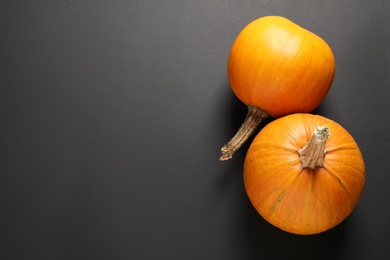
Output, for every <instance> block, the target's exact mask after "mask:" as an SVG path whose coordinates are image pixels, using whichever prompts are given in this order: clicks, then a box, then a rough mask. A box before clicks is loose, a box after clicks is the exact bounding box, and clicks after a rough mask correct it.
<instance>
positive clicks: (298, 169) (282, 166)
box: [243, 114, 365, 235]
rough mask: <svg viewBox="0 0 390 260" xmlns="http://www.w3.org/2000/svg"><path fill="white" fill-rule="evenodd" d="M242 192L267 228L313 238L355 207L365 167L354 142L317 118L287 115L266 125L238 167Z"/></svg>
mask: <svg viewBox="0 0 390 260" xmlns="http://www.w3.org/2000/svg"><path fill="white" fill-rule="evenodd" d="M243 178H244V185H245V190H246V193H247V195H248V197H249V200H250V201H251V203H252V205H253V206H254V208H255V209H256V210H257V212H258V213H259V214H260V215H261V216H262V217H263V218H264V219H265V220H266V221H268V222H269V223H271V224H272V225H274V226H276V227H278V228H280V229H282V230H284V231H287V232H290V233H294V234H301V235H309V234H316V233H320V232H323V231H326V230H329V229H331V228H332V227H334V226H336V225H338V224H339V223H340V222H342V221H343V220H344V219H345V218H346V217H347V216H348V215H349V214H350V213H351V212H352V210H353V209H354V207H355V206H356V204H357V203H358V201H359V199H360V197H361V194H362V192H363V189H364V184H365V166H364V161H363V157H362V154H361V152H360V150H359V147H358V145H357V143H356V142H355V140H354V138H353V137H352V136H351V135H350V134H349V133H348V132H347V130H345V129H344V128H343V127H342V126H341V125H339V124H338V123H336V122H334V121H332V120H330V119H327V118H325V117H322V116H319V115H312V114H292V115H288V116H285V117H282V118H279V119H276V120H274V121H272V122H271V123H269V124H267V125H266V126H265V127H264V128H263V129H262V130H261V131H260V132H259V134H258V135H257V136H256V137H255V138H254V140H253V142H252V144H251V145H250V147H249V149H248V151H247V154H246V158H245V163H244V174H243Z"/></svg>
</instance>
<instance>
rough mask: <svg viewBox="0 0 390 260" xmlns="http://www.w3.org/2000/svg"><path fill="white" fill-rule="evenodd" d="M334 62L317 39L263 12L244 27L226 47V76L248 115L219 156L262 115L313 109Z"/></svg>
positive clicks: (236, 145) (239, 143)
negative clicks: (229, 46)
mask: <svg viewBox="0 0 390 260" xmlns="http://www.w3.org/2000/svg"><path fill="white" fill-rule="evenodd" d="M335 66H336V65H335V59H334V56H333V53H332V50H331V48H330V47H329V45H328V44H327V43H326V42H325V41H324V40H323V39H322V38H320V37H319V36H317V35H315V34H313V33H311V32H309V31H308V30H306V29H304V28H302V27H300V26H299V25H297V24H295V23H293V22H291V21H290V20H288V19H286V18H283V17H280V16H266V17H262V18H260V19H257V20H255V21H253V22H251V23H250V24H249V25H247V26H246V27H245V28H244V29H243V30H242V31H241V32H240V33H239V35H238V36H237V38H236V40H235V41H234V44H233V46H232V48H231V51H230V54H229V59H228V78H229V82H230V85H231V87H232V89H233V92H234V93H235V95H236V96H237V97H238V98H239V99H240V100H241V101H242V102H243V103H245V104H246V105H247V106H248V115H247V117H246V119H245V121H244V123H243V124H242V126H241V128H240V129H239V130H238V132H237V134H236V135H235V136H234V137H233V138H232V139H231V140H230V141H229V142H228V144H227V145H225V146H224V147H223V148H222V149H221V152H222V156H221V157H220V160H222V161H224V160H228V159H230V158H232V156H233V154H234V152H235V151H236V150H238V149H239V148H240V146H242V144H243V143H244V142H245V141H246V140H247V139H248V138H249V136H250V135H251V134H252V133H253V132H254V130H255V129H256V127H257V126H258V125H259V124H260V123H261V122H262V120H263V119H264V118H267V117H268V116H272V117H274V118H278V117H281V116H285V115H288V114H292V113H308V112H311V111H312V110H314V108H316V107H317V106H318V105H319V104H320V103H321V102H322V100H323V99H324V98H325V96H326V95H327V93H328V91H329V89H330V87H331V85H332V82H333V78H334V74H335Z"/></svg>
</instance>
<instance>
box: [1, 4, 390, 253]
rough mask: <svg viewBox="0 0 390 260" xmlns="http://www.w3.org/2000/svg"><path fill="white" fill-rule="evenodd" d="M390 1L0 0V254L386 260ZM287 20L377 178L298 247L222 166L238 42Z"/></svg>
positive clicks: (236, 104)
mask: <svg viewBox="0 0 390 260" xmlns="http://www.w3.org/2000/svg"><path fill="white" fill-rule="evenodd" d="M389 13H390V1H386V0H371V1H365V0H348V1H347V0H331V1H310V0H268V1H267V0H263V1H249V0H245V1H217V0H213V1H210V0H209V1H203V0H191V1H190V0H187V1H185V0H184V1H183V0H171V1H150V0H145V1H137V0H131V1H125V0H111V1H85V0H80V1H49V0H48V1H4V0H3V1H0V39H1V40H0V83H1V86H0V115H1V117H0V118H1V122H0V131H1V132H0V134H1V139H0V140H1V146H0V151H1V157H0V158H1V164H0V167H1V168H0V169H1V173H0V174H1V175H0V210H1V212H0V223H1V230H0V238H1V240H2V242H1V244H0V246H1V250H0V258H1V259H295V258H299V259H388V257H389V256H390V247H389V244H388V242H389V231H390V208H389V201H390V189H389V188H388V185H389V184H390V173H389V167H390V163H389V161H390V159H389V154H390V135H389V129H390V118H389V116H388V113H389V111H390V110H389V103H388V102H389V99H390V90H389V87H390V76H389V75H390V47H389V46H390V18H389V17H390V16H389ZM265 15H281V16H285V17H287V18H289V19H291V20H293V21H295V22H296V23H298V24H300V25H301V26H303V27H305V28H307V29H309V30H311V31H313V32H315V33H316V34H318V35H320V36H321V37H322V38H324V39H325V40H326V41H327V42H328V43H329V45H330V46H331V48H332V49H333V51H334V55H335V58H336V62H337V72H336V77H335V80H334V84H333V86H332V89H331V91H330V92H329V94H328V96H327V97H326V99H325V100H324V102H323V103H322V104H321V105H320V106H319V107H318V108H317V109H316V110H315V111H314V112H313V113H317V114H321V115H323V116H326V117H328V118H330V119H333V120H335V121H337V122H338V123H340V124H341V125H343V126H344V127H345V128H346V129H347V130H348V131H349V132H350V133H351V134H352V135H353V136H354V138H355V140H356V141H357V143H358V144H359V146H360V148H361V150H362V153H363V155H364V159H365V163H366V171H367V180H366V187H365V191H364V194H363V196H362V198H361V200H360V202H359V204H358V206H357V207H356V208H355V210H354V212H353V213H352V214H351V215H350V216H349V217H348V218H347V219H346V220H345V221H344V222H343V223H342V224H340V225H339V226H337V227H335V228H334V229H332V230H329V231H327V232H325V233H322V234H319V235H314V236H296V235H292V234H289V233H285V232H283V231H280V230H279V229H277V228H275V227H273V226H271V225H269V224H268V223H266V222H265V221H264V220H263V219H262V218H261V217H260V216H259V215H258V214H257V213H256V211H255V210H254V209H253V207H252V206H251V204H250V203H249V201H248V199H247V197H246V194H245V190H244V187H243V182H242V165H243V161H244V158H245V153H246V150H247V148H248V146H249V143H250V141H251V140H249V142H248V143H247V144H246V145H245V146H244V147H243V148H242V149H241V150H239V152H237V153H236V155H235V157H234V158H233V160H231V161H228V162H220V161H218V158H219V155H220V147H221V146H222V145H223V144H224V143H226V142H227V141H228V140H229V139H230V137H231V136H232V135H233V134H234V133H235V132H236V130H237V129H238V127H239V126H240V124H241V122H242V120H243V119H244V117H245V114H246V107H245V105H243V104H242V103H241V102H240V101H238V99H237V98H236V97H235V96H234V95H233V93H232V91H231V89H230V87H229V83H228V80H227V73H226V64H227V57H228V53H229V50H230V47H231V45H232V43H233V41H234V39H235V37H236V36H237V34H238V33H239V31H240V30H241V29H242V28H243V27H244V26H245V25H246V24H248V23H249V22H250V21H252V20H254V19H256V18H259V17H261V16H265Z"/></svg>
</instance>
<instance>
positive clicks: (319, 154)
mask: <svg viewBox="0 0 390 260" xmlns="http://www.w3.org/2000/svg"><path fill="white" fill-rule="evenodd" d="M329 136H330V130H329V128H328V126H326V125H324V126H316V129H315V130H314V134H313V136H312V137H311V138H310V140H309V141H308V142H307V144H306V145H305V146H304V147H303V148H302V149H300V150H298V155H299V161H300V162H301V165H302V168H310V169H312V170H314V169H315V168H316V167H323V166H324V157H325V154H326V149H325V143H326V139H327V138H328V137H329Z"/></svg>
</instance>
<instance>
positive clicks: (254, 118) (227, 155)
mask: <svg viewBox="0 0 390 260" xmlns="http://www.w3.org/2000/svg"><path fill="white" fill-rule="evenodd" d="M267 117H269V113H268V112H267V111H265V110H263V109H261V108H259V107H255V106H252V105H248V114H247V115H246V118H245V120H244V122H243V123H242V125H241V127H240V129H238V131H237V133H236V134H235V135H234V137H233V138H232V139H231V140H230V141H229V142H228V143H227V144H226V145H225V146H224V147H222V148H221V153H222V156H221V157H220V158H219V160H220V161H227V160H229V159H231V158H232V157H233V154H234V153H235V152H236V151H237V150H238V149H239V148H240V147H241V146H242V145H243V144H244V143H245V141H246V140H248V138H249V137H250V136H251V135H252V133H253V132H254V131H255V130H256V128H257V127H258V126H259V125H260V123H261V122H262V121H263V119H265V118H267Z"/></svg>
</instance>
